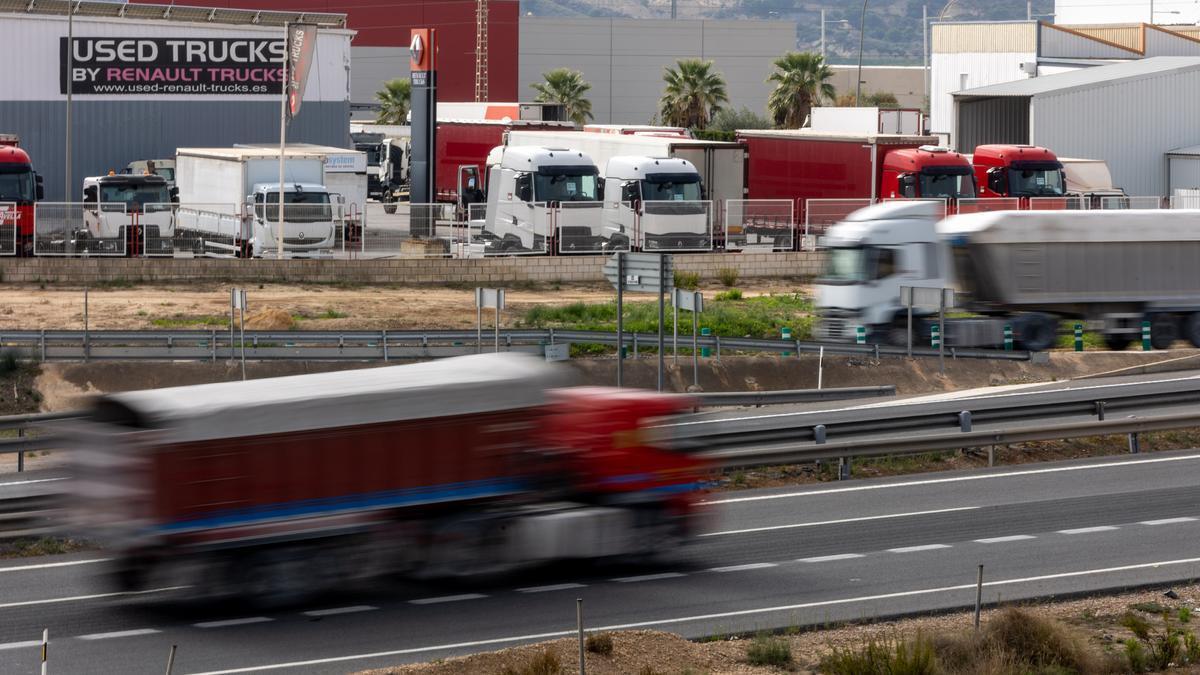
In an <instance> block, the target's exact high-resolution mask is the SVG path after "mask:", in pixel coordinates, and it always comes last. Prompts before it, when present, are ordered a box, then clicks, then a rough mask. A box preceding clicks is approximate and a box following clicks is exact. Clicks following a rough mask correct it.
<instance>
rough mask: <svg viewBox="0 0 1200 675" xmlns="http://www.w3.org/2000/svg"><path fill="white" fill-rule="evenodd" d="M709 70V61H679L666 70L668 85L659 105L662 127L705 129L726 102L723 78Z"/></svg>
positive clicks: (710, 63)
mask: <svg viewBox="0 0 1200 675" xmlns="http://www.w3.org/2000/svg"><path fill="white" fill-rule="evenodd" d="M712 68H713V62H712V61H701V60H700V59H680V60H679V61H677V62H676V63H675V67H674V68H667V69H666V71H665V72H664V73H663V81H664V82H666V83H667V86H666V88H665V89H664V90H663V95H662V98H661V99H660V100H659V102H658V105H659V115H660V116H661V118H662V122H663V124H665V125H667V126H674V127H687V128H689V129H691V128H696V129H703V128H705V127H707V126H708V121H709V120H710V119H711V118H712V115H713V114H714V113H716V112H717V111H719V110H721V105H722V104H723V103H728V102H729V95H728V94H726V93H725V77H724V76H723V75H721V74H720V73H717V72H713V69H712Z"/></svg>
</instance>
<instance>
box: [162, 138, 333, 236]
mask: <svg viewBox="0 0 1200 675" xmlns="http://www.w3.org/2000/svg"><path fill="white" fill-rule="evenodd" d="M325 161H326V157H325V154H323V153H321V152H317V151H313V150H310V149H308V148H304V147H294V148H287V149H285V151H284V186H283V195H284V200H283V201H284V203H283V219H284V222H283V254H284V255H285V256H287V257H297V258H299V257H323V256H328V255H330V254H331V251H332V249H333V246H334V241H335V236H334V235H335V231H336V228H337V225H338V223H337V221H338V220H340V217H341V207H342V204H343V198H342V195H339V194H335V193H331V192H330V191H329V189H328V188H327V187H326V176H325ZM175 168H176V182H177V184H178V186H179V203H180V208H179V211H178V227H179V229H180V230H181V231H183V232H184V233H186V235H187V236H189V237H194V238H195V239H196V240H197V241H199V242H200V244H199V246H198V248H200V250H201V251H202V252H204V253H205V254H214V255H237V256H241V257H261V256H264V255H274V254H275V252H276V251H277V249H278V247H279V242H278V240H277V234H276V233H277V231H278V227H279V203H280V200H279V193H280V186H279V150H278V148H272V149H268V148H262V147H234V148H180V149H179V150H178V151H177V153H176V155H175Z"/></svg>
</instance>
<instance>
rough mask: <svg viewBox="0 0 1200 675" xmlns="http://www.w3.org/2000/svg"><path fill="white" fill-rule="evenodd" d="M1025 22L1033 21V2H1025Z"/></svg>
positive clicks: (1026, 0)
mask: <svg viewBox="0 0 1200 675" xmlns="http://www.w3.org/2000/svg"><path fill="white" fill-rule="evenodd" d="M1025 20H1026V21H1033V0H1025Z"/></svg>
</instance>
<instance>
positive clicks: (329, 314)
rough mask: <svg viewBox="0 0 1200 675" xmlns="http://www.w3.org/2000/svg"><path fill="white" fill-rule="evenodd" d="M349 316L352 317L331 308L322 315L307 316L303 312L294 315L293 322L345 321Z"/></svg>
mask: <svg viewBox="0 0 1200 675" xmlns="http://www.w3.org/2000/svg"><path fill="white" fill-rule="evenodd" d="M349 316H350V315H349V314H347V313H345V312H339V311H337V310H336V309H333V308H329V309H326V310H325V311H324V312H321V313H320V314H306V313H303V312H301V313H300V314H293V315H292V320H293V321H301V320H310V321H311V320H318V321H319V320H322V319H345V318H347V317H349Z"/></svg>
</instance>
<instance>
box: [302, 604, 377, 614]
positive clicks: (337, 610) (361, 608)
mask: <svg viewBox="0 0 1200 675" xmlns="http://www.w3.org/2000/svg"><path fill="white" fill-rule="evenodd" d="M376 609H379V608H378V607H375V606H374V605H351V606H349V607H331V608H329V609H312V610H309V611H307V612H301V613H302V614H304V616H337V615H338V614H356V613H358V612H370V611H372V610H376Z"/></svg>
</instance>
